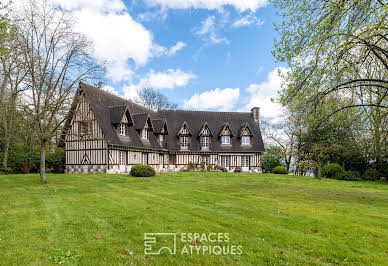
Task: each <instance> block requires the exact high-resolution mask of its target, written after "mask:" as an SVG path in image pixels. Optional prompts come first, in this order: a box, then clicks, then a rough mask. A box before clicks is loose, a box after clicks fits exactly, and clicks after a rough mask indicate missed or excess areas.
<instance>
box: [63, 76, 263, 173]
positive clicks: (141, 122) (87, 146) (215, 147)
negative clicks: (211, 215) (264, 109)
mask: <svg viewBox="0 0 388 266" xmlns="http://www.w3.org/2000/svg"><path fill="white" fill-rule="evenodd" d="M259 118H260V109H259V108H258V107H255V108H253V109H252V110H251V112H204V111H184V110H161V111H158V112H154V111H152V110H149V109H147V108H144V107H142V106H140V105H137V104H135V103H133V102H132V101H129V100H126V99H123V98H121V97H118V96H116V95H113V94H110V93H108V92H105V91H103V90H100V89H98V88H95V87H93V86H90V85H87V84H85V83H80V84H79V88H78V90H77V92H76V95H75V97H74V101H73V104H72V107H71V110H70V112H69V116H68V117H67V120H66V123H65V127H64V130H63V133H62V137H61V144H62V146H64V148H65V155H66V173H94V172H104V173H105V172H106V173H128V172H129V171H130V169H131V167H132V166H133V165H136V164H148V165H150V166H152V167H153V168H154V169H155V170H157V171H179V170H182V169H185V168H187V166H188V165H189V164H190V163H192V164H200V163H201V162H205V164H207V165H209V166H216V165H218V166H222V167H224V168H226V169H227V170H228V171H232V172H233V171H237V170H239V171H240V170H241V171H243V172H261V153H262V152H264V145H263V140H262V137H261V132H260V127H259Z"/></svg>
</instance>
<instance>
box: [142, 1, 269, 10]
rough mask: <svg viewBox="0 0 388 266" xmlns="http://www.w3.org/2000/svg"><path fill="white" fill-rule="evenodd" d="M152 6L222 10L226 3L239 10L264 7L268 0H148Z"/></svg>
mask: <svg viewBox="0 0 388 266" xmlns="http://www.w3.org/2000/svg"><path fill="white" fill-rule="evenodd" d="M146 2H147V4H148V5H150V6H157V5H159V6H160V7H161V8H162V9H167V8H170V9H188V8H203V9H217V10H222V8H223V7H224V6H226V5H230V6H233V7H234V8H235V9H236V10H238V11H239V12H243V11H245V10H251V11H256V9H258V8H260V7H264V6H266V5H267V3H268V2H269V1H268V0H146Z"/></svg>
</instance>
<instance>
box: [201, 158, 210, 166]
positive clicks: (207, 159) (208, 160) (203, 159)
mask: <svg viewBox="0 0 388 266" xmlns="http://www.w3.org/2000/svg"><path fill="white" fill-rule="evenodd" d="M201 161H202V162H204V163H205V164H206V165H209V164H210V157H209V156H202V157H201Z"/></svg>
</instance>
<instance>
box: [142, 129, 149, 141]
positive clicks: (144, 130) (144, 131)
mask: <svg viewBox="0 0 388 266" xmlns="http://www.w3.org/2000/svg"><path fill="white" fill-rule="evenodd" d="M148 135H149V134H148V129H145V128H144V129H142V130H141V139H148Z"/></svg>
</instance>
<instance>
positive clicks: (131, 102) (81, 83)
mask: <svg viewBox="0 0 388 266" xmlns="http://www.w3.org/2000/svg"><path fill="white" fill-rule="evenodd" d="M80 85H82V86H85V87H90V88H92V89H95V90H98V91H100V92H102V93H104V94H108V95H110V96H113V97H115V98H118V99H120V100H123V101H126V102H127V103H130V104H133V105H136V106H138V107H140V108H144V109H147V110H148V111H149V112H154V111H152V110H151V109H149V108H148V107H145V106H142V105H140V104H137V103H135V102H134V101H132V100H131V99H126V98H124V97H122V96H118V95H116V94H113V93H110V92H108V91H105V90H103V89H102V88H97V87H95V86H92V85H89V84H87V83H84V82H80Z"/></svg>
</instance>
